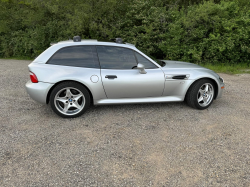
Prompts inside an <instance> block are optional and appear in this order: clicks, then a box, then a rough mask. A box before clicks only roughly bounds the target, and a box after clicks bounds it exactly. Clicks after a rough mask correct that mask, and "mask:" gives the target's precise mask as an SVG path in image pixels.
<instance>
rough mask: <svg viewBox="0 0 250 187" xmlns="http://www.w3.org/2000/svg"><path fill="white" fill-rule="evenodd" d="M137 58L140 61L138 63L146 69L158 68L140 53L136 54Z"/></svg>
mask: <svg viewBox="0 0 250 187" xmlns="http://www.w3.org/2000/svg"><path fill="white" fill-rule="evenodd" d="M135 56H136V58H137V60H138V63H140V64H143V65H144V67H145V69H155V68H158V67H157V66H156V65H154V64H153V63H152V62H150V61H149V60H148V59H146V58H145V57H144V56H142V55H140V54H139V53H137V52H135Z"/></svg>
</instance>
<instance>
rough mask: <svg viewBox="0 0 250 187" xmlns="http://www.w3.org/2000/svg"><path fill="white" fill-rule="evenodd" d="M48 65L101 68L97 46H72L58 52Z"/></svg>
mask: <svg viewBox="0 0 250 187" xmlns="http://www.w3.org/2000/svg"><path fill="white" fill-rule="evenodd" d="M47 64H54V65H61V66H74V67H85V68H100V66H99V62H98V57H97V53H96V48H95V46H72V47H65V48H62V49H60V50H59V51H57V52H56V53H55V54H54V55H53V56H52V57H51V58H50V60H49V61H48V62H47Z"/></svg>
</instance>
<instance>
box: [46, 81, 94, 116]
mask: <svg viewBox="0 0 250 187" xmlns="http://www.w3.org/2000/svg"><path fill="white" fill-rule="evenodd" d="M50 105H51V108H52V109H53V111H54V112H55V113H56V114H58V115H59V116H61V117H64V118H75V117H78V116H80V115H82V114H83V113H84V112H85V111H86V110H87V109H88V108H89V106H90V95H89V92H88V90H87V89H86V88H85V87H84V86H83V85H81V84H79V83H76V82H63V83H60V84H59V85H57V86H56V87H55V88H54V89H53V90H52V92H51V95H50Z"/></svg>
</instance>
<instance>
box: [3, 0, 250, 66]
mask: <svg viewBox="0 0 250 187" xmlns="http://www.w3.org/2000/svg"><path fill="white" fill-rule="evenodd" d="M249 7H250V3H249V0H222V1H220V0H216V1H215V2H214V1H210V0H208V1H203V0H191V1H186V0H181V1H174V0H134V1H129V0H85V1H81V0H76V1H74V3H72V2H71V1H69V0H57V1H51V0H43V1H38V0H23V1H20V0H0V18H1V19H0V57H15V56H18V57H34V56H37V55H39V54H40V53H41V52H42V51H44V50H45V49H46V48H48V47H49V45H50V43H51V42H57V41H61V40H67V39H68V38H69V37H71V38H72V37H73V36H74V35H80V36H81V37H82V38H96V39H99V40H109V39H110V38H116V37H121V38H123V39H124V40H125V42H128V43H133V44H135V45H136V46H137V47H138V48H139V49H141V50H142V51H144V52H145V53H146V54H148V55H151V56H154V57H155V58H160V59H170V60H182V61H188V62H193V63H198V64H199V63H210V64H211V63H212V64H221V63H222V64H223V63H226V64H239V63H244V64H245V63H246V64H250V55H249V54H250V48H249V46H250V45H249V44H250V38H249V34H250V33H249V32H250V24H249V23H250V11H249Z"/></svg>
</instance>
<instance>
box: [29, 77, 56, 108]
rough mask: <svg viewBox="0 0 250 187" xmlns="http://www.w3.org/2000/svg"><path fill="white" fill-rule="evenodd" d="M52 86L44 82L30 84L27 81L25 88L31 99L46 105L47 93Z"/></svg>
mask: <svg viewBox="0 0 250 187" xmlns="http://www.w3.org/2000/svg"><path fill="white" fill-rule="evenodd" d="M53 85H54V84H50V83H45V82H38V83H32V82H31V81H28V82H27V83H26V85H25V87H26V90H27V92H28V94H29V95H30V97H31V98H32V99H34V100H35V101H37V102H39V103H42V104H46V99H47V95H48V92H49V90H50V88H51V87H52V86H53Z"/></svg>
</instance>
